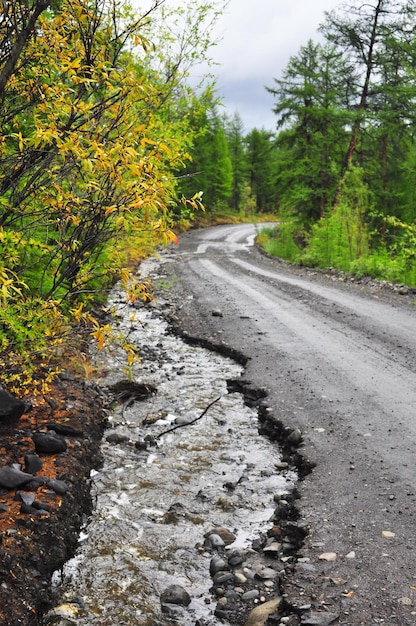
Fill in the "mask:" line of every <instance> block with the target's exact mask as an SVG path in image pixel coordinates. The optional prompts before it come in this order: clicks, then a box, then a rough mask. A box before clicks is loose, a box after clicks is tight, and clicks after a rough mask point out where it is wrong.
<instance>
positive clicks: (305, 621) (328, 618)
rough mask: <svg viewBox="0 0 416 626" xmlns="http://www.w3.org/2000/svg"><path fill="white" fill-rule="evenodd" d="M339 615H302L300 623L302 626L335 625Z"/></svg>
mask: <svg viewBox="0 0 416 626" xmlns="http://www.w3.org/2000/svg"><path fill="white" fill-rule="evenodd" d="M338 618H339V615H338V614H336V613H313V612H312V613H308V614H306V615H302V617H301V618H300V623H301V625H302V626H330V624H333V623H334V622H335V621H336V620H337V619H338Z"/></svg>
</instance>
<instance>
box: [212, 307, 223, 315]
mask: <svg viewBox="0 0 416 626" xmlns="http://www.w3.org/2000/svg"><path fill="white" fill-rule="evenodd" d="M211 315H212V317H224V316H223V313H222V311H220V309H214V310H213V311H211Z"/></svg>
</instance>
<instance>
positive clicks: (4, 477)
mask: <svg viewBox="0 0 416 626" xmlns="http://www.w3.org/2000/svg"><path fill="white" fill-rule="evenodd" d="M32 479H33V476H32V474H27V473H26V472H22V471H20V470H18V469H16V468H15V467H11V466H10V465H4V466H3V467H1V468H0V487H4V488H5V489H16V488H17V487H20V485H24V484H25V483H28V482H29V481H30V480H32Z"/></svg>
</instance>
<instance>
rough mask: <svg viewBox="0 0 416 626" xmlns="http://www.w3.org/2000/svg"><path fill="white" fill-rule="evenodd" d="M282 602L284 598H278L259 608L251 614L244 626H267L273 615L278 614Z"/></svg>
mask: <svg viewBox="0 0 416 626" xmlns="http://www.w3.org/2000/svg"><path fill="white" fill-rule="evenodd" d="M281 602H282V598H280V597H278V598H274V599H273V600H269V602H265V603H264V604H261V605H260V606H257V607H256V608H255V609H253V610H252V611H251V613H250V614H249V616H248V618H247V620H246V621H245V623H244V626H265V624H266V622H267V620H268V618H269V617H270V616H271V615H273V613H277V611H278V610H279V607H280V604H281Z"/></svg>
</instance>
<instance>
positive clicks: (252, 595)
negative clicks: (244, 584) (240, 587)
mask: <svg viewBox="0 0 416 626" xmlns="http://www.w3.org/2000/svg"><path fill="white" fill-rule="evenodd" d="M259 597H260V591H259V590H258V589H250V591H246V592H245V593H243V595H242V596H241V599H242V600H244V601H245V602H249V600H255V599H256V598H259Z"/></svg>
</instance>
